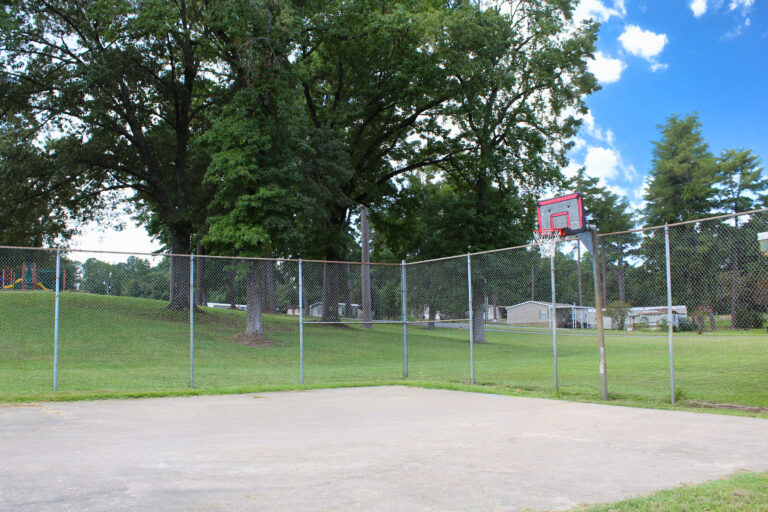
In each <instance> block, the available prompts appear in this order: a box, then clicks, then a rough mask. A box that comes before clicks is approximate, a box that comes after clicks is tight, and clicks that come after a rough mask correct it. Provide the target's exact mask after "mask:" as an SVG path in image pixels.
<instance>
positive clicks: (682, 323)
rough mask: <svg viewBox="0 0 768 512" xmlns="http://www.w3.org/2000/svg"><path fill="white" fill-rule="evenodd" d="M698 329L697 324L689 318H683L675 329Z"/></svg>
mask: <svg viewBox="0 0 768 512" xmlns="http://www.w3.org/2000/svg"><path fill="white" fill-rule="evenodd" d="M695 330H696V326H695V325H693V324H692V323H691V322H690V321H689V320H688V319H687V318H681V319H680V321H679V322H678V323H677V327H675V331H679V332H693V331H695Z"/></svg>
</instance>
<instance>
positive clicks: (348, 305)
mask: <svg viewBox="0 0 768 512" xmlns="http://www.w3.org/2000/svg"><path fill="white" fill-rule="evenodd" d="M353 301H354V297H353V296H352V265H351V264H349V263H347V301H346V302H345V303H344V316H345V317H347V318H352V315H353V313H352V302H353Z"/></svg>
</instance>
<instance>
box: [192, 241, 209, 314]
mask: <svg viewBox="0 0 768 512" xmlns="http://www.w3.org/2000/svg"><path fill="white" fill-rule="evenodd" d="M204 266H205V247H203V245H202V244H197V257H196V258H195V306H205V305H206V304H207V303H208V297H206V294H205V287H204V286H203V269H204Z"/></svg>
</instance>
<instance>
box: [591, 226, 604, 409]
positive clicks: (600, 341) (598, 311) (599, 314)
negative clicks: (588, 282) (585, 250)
mask: <svg viewBox="0 0 768 512" xmlns="http://www.w3.org/2000/svg"><path fill="white" fill-rule="evenodd" d="M589 231H590V234H589V239H590V241H591V245H592V248H591V249H590V250H591V251H593V253H592V254H593V257H592V274H593V276H592V278H593V280H594V283H595V322H597V348H598V351H599V357H600V396H601V398H602V399H603V400H608V364H607V362H606V355H605V326H604V325H603V308H604V307H605V305H604V304H603V296H602V294H601V293H600V290H601V286H600V272H599V269H598V267H597V261H598V259H599V258H600V248H599V246H598V243H597V242H598V240H597V228H596V227H595V226H589Z"/></svg>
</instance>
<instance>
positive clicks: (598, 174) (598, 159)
mask: <svg viewBox="0 0 768 512" xmlns="http://www.w3.org/2000/svg"><path fill="white" fill-rule="evenodd" d="M584 166H585V167H586V168H587V174H588V175H590V176H592V177H593V178H600V179H601V180H608V179H610V178H614V177H616V175H617V174H618V173H619V155H618V153H617V152H616V151H615V150H613V149H610V148H603V147H599V146H592V147H590V148H589V149H587V156H586V158H584Z"/></svg>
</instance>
